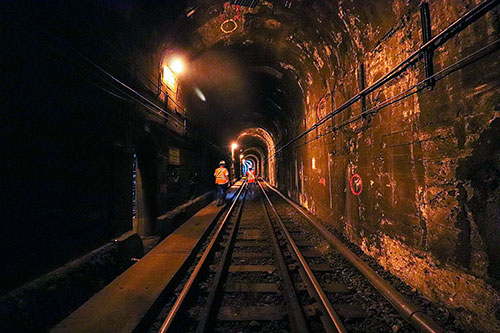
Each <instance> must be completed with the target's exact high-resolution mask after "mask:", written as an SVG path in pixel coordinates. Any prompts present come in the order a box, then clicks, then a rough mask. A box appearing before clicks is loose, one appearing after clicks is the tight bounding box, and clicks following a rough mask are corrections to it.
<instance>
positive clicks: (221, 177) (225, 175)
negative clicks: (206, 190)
mask: <svg viewBox="0 0 500 333" xmlns="http://www.w3.org/2000/svg"><path fill="white" fill-rule="evenodd" d="M214 176H215V184H221V185H222V184H226V183H228V182H229V172H228V171H227V169H226V168H224V167H220V168H217V169H215V173H214Z"/></svg>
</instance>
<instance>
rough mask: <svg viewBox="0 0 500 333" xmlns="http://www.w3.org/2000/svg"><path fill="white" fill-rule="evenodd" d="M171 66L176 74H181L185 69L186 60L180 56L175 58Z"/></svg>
mask: <svg viewBox="0 0 500 333" xmlns="http://www.w3.org/2000/svg"><path fill="white" fill-rule="evenodd" d="M169 67H170V68H171V69H172V71H173V72H174V73H175V74H180V73H182V72H183V71H184V62H183V61H182V60H181V59H179V58H174V59H173V60H172V62H171V63H170V66H169Z"/></svg>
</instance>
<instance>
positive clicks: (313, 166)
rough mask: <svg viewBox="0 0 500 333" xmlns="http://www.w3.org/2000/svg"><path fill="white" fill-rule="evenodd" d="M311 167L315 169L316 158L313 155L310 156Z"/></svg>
mask: <svg viewBox="0 0 500 333" xmlns="http://www.w3.org/2000/svg"><path fill="white" fill-rule="evenodd" d="M312 168H313V169H316V159H315V158H314V157H313V158H312Z"/></svg>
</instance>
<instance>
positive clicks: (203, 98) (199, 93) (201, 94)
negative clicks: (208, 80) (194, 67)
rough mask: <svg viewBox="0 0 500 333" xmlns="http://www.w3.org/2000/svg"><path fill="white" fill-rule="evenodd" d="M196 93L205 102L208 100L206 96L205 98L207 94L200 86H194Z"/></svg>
mask: <svg viewBox="0 0 500 333" xmlns="http://www.w3.org/2000/svg"><path fill="white" fill-rule="evenodd" d="M194 93H195V94H196V96H198V97H199V98H200V99H201V100H202V101H203V102H206V100H207V99H206V98H205V95H203V93H202V92H201V90H200V89H198V88H194Z"/></svg>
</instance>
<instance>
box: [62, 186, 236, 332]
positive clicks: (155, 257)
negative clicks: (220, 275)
mask: <svg viewBox="0 0 500 333" xmlns="http://www.w3.org/2000/svg"><path fill="white" fill-rule="evenodd" d="M240 184H241V182H237V183H236V184H235V185H233V186H232V187H231V189H230V190H229V192H228V193H229V194H230V193H234V192H235V191H236V189H237V188H238V187H239V185H240ZM228 197H232V195H231V196H228ZM222 213H223V207H217V206H216V204H215V202H212V203H211V204H209V205H208V206H206V207H205V208H203V209H202V210H200V211H199V212H198V213H196V214H195V215H194V216H193V217H191V218H190V219H189V220H188V221H186V222H185V223H184V224H183V225H181V226H180V227H179V228H178V229H177V230H175V231H174V232H173V233H172V234H170V235H169V236H168V237H167V238H166V239H165V240H163V241H162V242H161V243H160V244H158V245H157V246H156V247H155V248H154V249H153V250H151V252H149V253H148V254H147V255H146V256H144V257H143V258H142V259H141V260H140V261H139V262H138V263H136V264H135V265H133V266H132V267H130V268H129V269H128V270H126V271H125V272H124V273H123V274H121V275H120V276H118V277H117V278H116V279H115V280H114V281H113V282H111V283H110V284H109V285H107V286H106V287H105V288H104V289H102V290H101V291H100V292H99V293H97V294H96V295H94V296H93V297H92V298H91V299H90V300H88V301H87V302H86V303H84V304H83V305H82V306H81V307H80V308H78V309H77V310H76V311H75V312H73V313H72V314H71V315H69V316H68V317H67V318H66V319H64V320H63V321H62V322H61V323H59V324H58V325H57V326H56V327H55V328H54V329H53V330H52V332H132V331H134V330H135V329H136V328H137V327H138V326H139V325H140V324H141V323H142V322H143V320H144V318H147V317H148V316H150V315H151V309H152V308H153V307H154V306H155V305H156V302H157V301H158V299H159V298H160V297H161V296H162V295H164V294H165V293H167V292H169V289H170V288H169V287H171V285H172V281H173V280H174V279H175V277H176V273H177V272H178V271H179V270H180V269H181V268H182V266H183V264H184V262H185V260H186V259H187V258H188V257H189V256H190V254H192V252H193V249H194V248H195V247H196V246H197V245H198V244H200V243H201V240H202V238H203V235H204V234H205V233H206V232H208V230H209V226H210V225H211V224H212V222H214V221H215V220H216V219H218V218H219V217H220V215H221V214H222Z"/></svg>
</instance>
